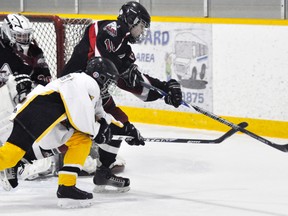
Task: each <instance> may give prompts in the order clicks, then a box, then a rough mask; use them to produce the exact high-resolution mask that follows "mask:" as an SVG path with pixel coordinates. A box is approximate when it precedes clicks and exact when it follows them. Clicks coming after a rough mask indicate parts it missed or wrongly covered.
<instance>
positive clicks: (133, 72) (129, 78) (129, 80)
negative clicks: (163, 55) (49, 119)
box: [120, 64, 143, 88]
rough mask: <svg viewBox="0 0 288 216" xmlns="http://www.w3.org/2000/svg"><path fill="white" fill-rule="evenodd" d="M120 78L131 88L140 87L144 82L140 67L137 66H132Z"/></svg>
mask: <svg viewBox="0 0 288 216" xmlns="http://www.w3.org/2000/svg"><path fill="white" fill-rule="evenodd" d="M120 77H121V78H122V79H123V80H124V82H125V83H126V85H127V86H128V87H130V88H134V87H135V86H138V85H139V84H140V82H141V81H143V78H142V75H141V72H140V71H139V70H138V66H137V65H136V64H131V65H130V67H129V68H128V69H127V70H126V71H124V72H123V73H122V74H121V76H120Z"/></svg>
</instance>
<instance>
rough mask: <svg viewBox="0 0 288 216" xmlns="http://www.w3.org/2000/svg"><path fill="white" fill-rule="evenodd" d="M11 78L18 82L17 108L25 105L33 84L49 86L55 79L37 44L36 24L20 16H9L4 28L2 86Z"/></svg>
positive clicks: (0, 67) (0, 63)
mask: <svg viewBox="0 0 288 216" xmlns="http://www.w3.org/2000/svg"><path fill="white" fill-rule="evenodd" d="M10 75H13V76H14V77H15V81H16V90H17V94H16V96H15V98H14V102H15V103H16V104H17V103H19V102H20V103H21V102H23V101H24V99H25V97H26V95H27V94H28V93H29V92H30V91H31V88H32V82H34V83H35V84H41V85H46V84H47V83H48V82H49V81H50V79H51V75H50V71H49V68H48V65H47V63H46V61H45V58H44V56H43V51H42V50H41V48H39V47H38V45H37V44H36V42H35V41H34V40H33V28H32V24H31V23H30V21H29V20H28V19H27V18H26V17H25V16H23V15H20V14H9V15H7V17H6V18H5V19H4V21H3V24H2V26H1V35H0V86H2V85H4V84H5V83H6V82H7V81H8V78H9V76H10Z"/></svg>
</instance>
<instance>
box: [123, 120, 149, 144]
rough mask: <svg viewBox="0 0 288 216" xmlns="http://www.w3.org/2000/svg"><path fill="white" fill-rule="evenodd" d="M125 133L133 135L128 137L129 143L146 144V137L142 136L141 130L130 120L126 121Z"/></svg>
mask: <svg viewBox="0 0 288 216" xmlns="http://www.w3.org/2000/svg"><path fill="white" fill-rule="evenodd" d="M124 130H125V135H127V136H131V137H133V138H132V139H129V140H128V139H126V142H127V143H128V144H129V145H137V146H139V145H145V142H144V138H143V137H142V136H141V134H140V132H139V131H138V130H137V129H136V128H135V126H134V125H133V124H131V123H130V122H126V123H124Z"/></svg>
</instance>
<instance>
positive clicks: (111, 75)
mask: <svg viewBox="0 0 288 216" xmlns="http://www.w3.org/2000/svg"><path fill="white" fill-rule="evenodd" d="M85 73H86V74H88V75H89V76H91V77H93V78H94V79H95V80H96V81H97V83H98V85H99V87H100V90H101V93H100V95H101V97H102V98H107V97H109V96H110V94H111V93H113V91H114V90H115V89H116V86H117V82H118V79H119V73H118V70H117V68H116V67H115V65H114V63H113V62H112V61H110V60H109V59H107V58H102V57H92V58H91V59H90V60H89V61H88V63H87V67H86V71H85Z"/></svg>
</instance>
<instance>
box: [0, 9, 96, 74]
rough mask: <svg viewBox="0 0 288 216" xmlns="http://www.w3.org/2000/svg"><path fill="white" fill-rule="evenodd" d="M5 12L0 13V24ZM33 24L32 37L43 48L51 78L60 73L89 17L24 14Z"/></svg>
mask: <svg viewBox="0 0 288 216" xmlns="http://www.w3.org/2000/svg"><path fill="white" fill-rule="evenodd" d="M5 16H6V14H0V25H1V23H2V21H3V19H4V18H5ZM25 16H26V17H27V18H28V19H29V20H30V22H31V23H32V25H33V28H34V33H33V37H34V39H35V41H36V42H37V44H38V45H39V47H40V48H41V49H42V50H43V52H44V56H45V58H46V61H47V63H48V65H49V68H50V71H51V74H52V77H53V78H56V77H57V76H59V74H60V73H61V70H62V69H63V67H64V65H65V63H66V62H67V61H68V60H69V59H70V57H71V55H72V52H73V49H74V47H75V46H76V45H77V43H78V42H79V41H80V39H81V38H82V35H83V33H84V31H85V29H86V27H87V26H88V25H90V24H91V23H92V22H93V20H91V19H75V18H60V17H59V16H56V15H25Z"/></svg>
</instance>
